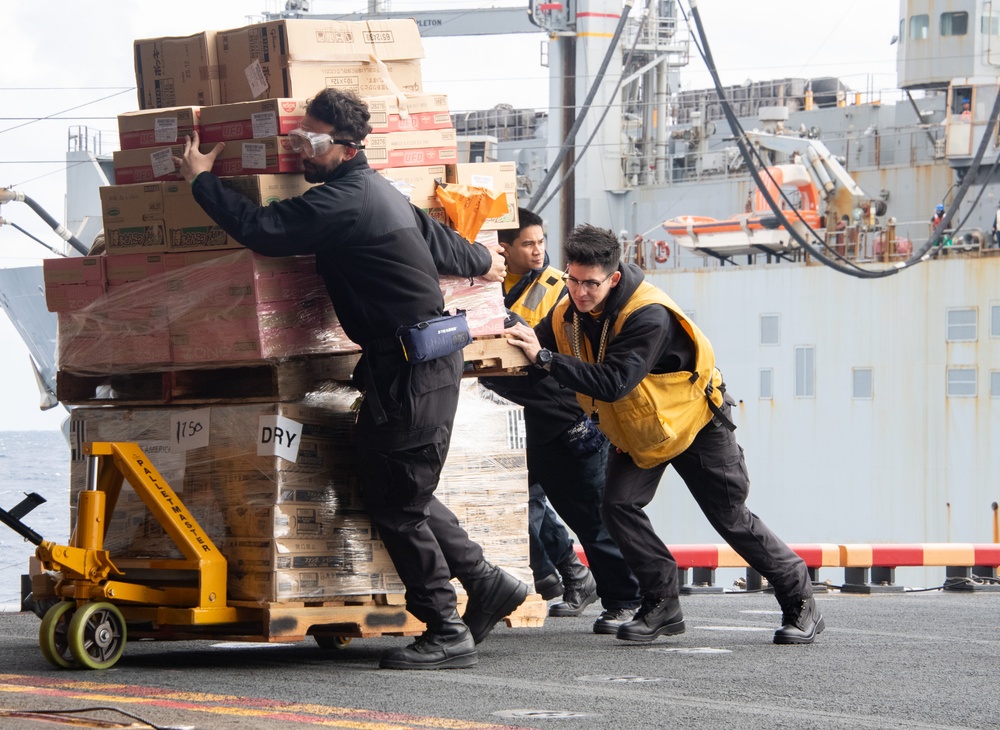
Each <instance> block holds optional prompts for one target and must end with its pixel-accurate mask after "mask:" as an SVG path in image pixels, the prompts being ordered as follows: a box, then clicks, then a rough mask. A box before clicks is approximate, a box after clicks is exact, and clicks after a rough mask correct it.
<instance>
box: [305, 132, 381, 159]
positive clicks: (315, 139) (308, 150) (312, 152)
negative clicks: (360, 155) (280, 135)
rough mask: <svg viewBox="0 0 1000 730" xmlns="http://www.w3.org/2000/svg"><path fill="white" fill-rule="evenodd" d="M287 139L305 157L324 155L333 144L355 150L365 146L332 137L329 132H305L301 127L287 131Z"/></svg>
mask: <svg viewBox="0 0 1000 730" xmlns="http://www.w3.org/2000/svg"><path fill="white" fill-rule="evenodd" d="M288 141H289V142H291V144H292V150H294V151H295V152H305V155H306V157H308V158H309V159H312V158H313V157H317V156H319V155H325V154H326V153H327V151H328V150H329V149H330V147H332V146H333V145H335V144H342V145H344V146H345V147H353V148H354V149H356V150H363V149H364V148H365V146H364V145H363V144H360V143H358V142H351V141H350V140H347V139H334V138H333V137H331V136H330V135H329V134H319V133H317V132H307V131H306V130H304V129H302V128H297V129H293V130H292V131H291V132H289V133H288Z"/></svg>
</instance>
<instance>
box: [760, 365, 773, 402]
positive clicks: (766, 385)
mask: <svg viewBox="0 0 1000 730" xmlns="http://www.w3.org/2000/svg"><path fill="white" fill-rule="evenodd" d="M773 398H774V370H772V369H771V368H761V369H760V399H761V400H772V399H773Z"/></svg>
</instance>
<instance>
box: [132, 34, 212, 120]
mask: <svg viewBox="0 0 1000 730" xmlns="http://www.w3.org/2000/svg"><path fill="white" fill-rule="evenodd" d="M133 51H134V54H135V85H136V88H137V90H138V93H139V108H140V109H162V108H164V107H171V106H187V105H195V106H209V105H211V104H221V103H222V97H221V95H220V89H219V62H218V50H217V46H216V39H215V31H205V32H203V33H196V34H194V35H190V36H183V37H164V38H147V39H143V40H137V41H135V43H134V44H133Z"/></svg>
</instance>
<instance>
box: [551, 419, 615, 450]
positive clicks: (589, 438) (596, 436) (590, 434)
mask: <svg viewBox="0 0 1000 730" xmlns="http://www.w3.org/2000/svg"><path fill="white" fill-rule="evenodd" d="M561 438H562V441H563V443H564V444H565V445H566V446H567V447H568V448H569V450H570V451H572V452H573V453H574V454H575V455H576V456H590V455H591V454H593V453H595V452H596V451H599V450H600V449H602V448H604V445H605V444H606V443H607V438H605V436H604V434H603V433H601V430H600V429H599V428H598V427H597V424H595V423H594V422H593V421H592V420H590V417H589V416H588V415H587V414H586V413H584V414H582V415H581V416H580V417H579V418H578V419H577V420H576V423H574V424H573V425H572V426H570V427H569V428H567V429H566V430H565V431H563V433H562V436H561Z"/></svg>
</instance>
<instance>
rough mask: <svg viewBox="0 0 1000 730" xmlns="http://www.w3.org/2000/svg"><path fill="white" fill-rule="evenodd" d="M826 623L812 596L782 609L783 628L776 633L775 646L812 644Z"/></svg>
mask: <svg viewBox="0 0 1000 730" xmlns="http://www.w3.org/2000/svg"><path fill="white" fill-rule="evenodd" d="M825 628H826V622H825V621H823V615H822V614H821V613H820V612H819V609H818V608H816V601H815V600H813V597H812V596H809V598H805V599H799V600H797V601H794V602H793V603H791V604H789V605H788V607H782V610H781V628H780V629H778V630H777V631H775V632H774V643H775V644H811V643H813V641H814V640H815V638H816V635H817V634H819V633H820V632H821V631H822V630H823V629H825Z"/></svg>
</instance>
